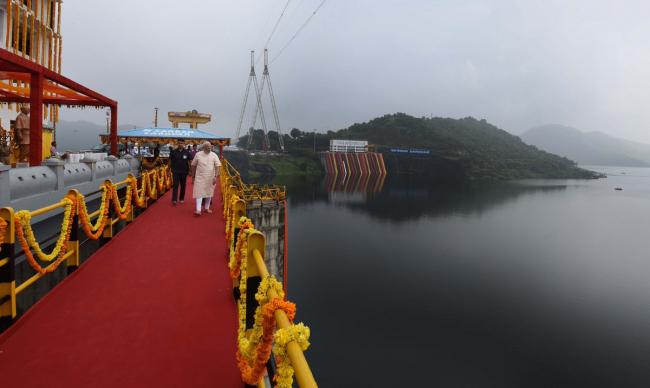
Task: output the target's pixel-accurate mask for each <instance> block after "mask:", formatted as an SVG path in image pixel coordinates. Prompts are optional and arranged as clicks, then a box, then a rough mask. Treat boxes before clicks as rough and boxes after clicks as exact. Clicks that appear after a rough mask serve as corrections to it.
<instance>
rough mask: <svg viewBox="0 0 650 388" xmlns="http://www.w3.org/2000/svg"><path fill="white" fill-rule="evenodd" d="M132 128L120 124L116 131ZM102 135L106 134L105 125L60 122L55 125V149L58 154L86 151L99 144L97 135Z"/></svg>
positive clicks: (85, 122)
mask: <svg viewBox="0 0 650 388" xmlns="http://www.w3.org/2000/svg"><path fill="white" fill-rule="evenodd" d="M133 127H134V126H133V125H128V124H122V125H119V126H118V129H119V130H122V129H132V128H133ZM104 133H106V125H100V124H95V123H92V122H90V121H65V120H61V121H59V122H58V123H57V125H56V141H57V148H58V150H59V151H60V152H66V151H79V150H87V149H90V148H92V147H94V146H96V145H98V144H100V140H99V135H100V134H104Z"/></svg>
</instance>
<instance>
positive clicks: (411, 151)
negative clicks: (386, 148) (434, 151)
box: [390, 148, 431, 155]
mask: <svg viewBox="0 0 650 388" xmlns="http://www.w3.org/2000/svg"><path fill="white" fill-rule="evenodd" d="M390 152H392V153H394V154H411V155H430V154H431V151H430V150H427V149H424V148H391V149H390Z"/></svg>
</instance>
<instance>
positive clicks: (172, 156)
mask: <svg viewBox="0 0 650 388" xmlns="http://www.w3.org/2000/svg"><path fill="white" fill-rule="evenodd" d="M191 161H192V159H191V158H190V153H189V152H188V151H187V150H186V149H185V144H183V141H182V140H179V141H178V143H177V144H176V148H175V149H173V150H172V151H171V152H170V153H169V167H170V168H171V169H172V175H173V177H174V186H173V189H172V205H174V206H175V205H176V200H177V199H179V200H180V202H181V203H184V202H185V184H186V183H187V174H188V173H189V172H190V163H191ZM179 186H180V188H181V193H180V196H178V187H179Z"/></svg>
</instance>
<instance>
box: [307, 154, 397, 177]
mask: <svg viewBox="0 0 650 388" xmlns="http://www.w3.org/2000/svg"><path fill="white" fill-rule="evenodd" d="M320 156H321V163H322V164H323V166H324V167H325V172H326V173H327V175H343V176H349V175H386V166H385V164H384V156H383V155H382V154H380V153H378V152H323V153H321V154H320Z"/></svg>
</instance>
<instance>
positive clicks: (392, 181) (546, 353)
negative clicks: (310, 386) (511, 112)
mask: <svg viewBox="0 0 650 388" xmlns="http://www.w3.org/2000/svg"><path fill="white" fill-rule="evenodd" d="M628 174H629V173H628ZM630 175H631V174H629V175H627V174H626V175H622V176H611V177H610V178H607V179H604V180H599V181H528V182H508V183H494V184H477V183H470V182H465V183H462V182H460V183H459V182H442V181H436V182H424V181H421V180H416V179H397V178H395V177H389V179H387V180H386V181H385V182H384V186H383V189H382V190H381V191H378V192H368V191H367V190H366V191H363V192H359V191H357V192H354V191H347V192H346V191H337V192H336V193H335V194H336V195H335V196H334V197H333V196H332V192H328V190H327V187H329V186H328V185H327V181H325V182H323V181H316V182H313V181H312V182H309V181H298V182H295V181H294V182H285V184H287V185H288V186H289V195H290V209H289V214H290V226H289V232H290V236H291V238H290V239H289V252H290V253H289V255H290V256H289V263H290V265H289V268H290V270H289V274H290V276H289V297H290V298H291V299H292V300H294V301H295V302H297V305H298V308H299V309H298V319H299V320H301V321H304V322H306V323H307V324H309V325H310V327H311V328H312V339H311V342H312V344H313V346H312V348H310V349H309V351H308V353H307V354H308V357H309V361H310V363H311V365H312V367H313V368H314V372H315V374H316V376H317V378H318V381H319V383H320V384H321V386H335V387H361V386H373V387H401V386H404V387H408V386H421V385H424V386H443V387H467V386H471V387H492V386H494V387H531V386H539V387H549V386H554V387H555V386H566V387H575V386H612V387H618V386H625V387H629V386H639V387H647V386H650V373H648V367H647V365H648V356H647V354H650V330H649V329H648V328H649V327H650V308H648V306H650V286H649V285H648V282H647V274H648V273H650V261H648V260H647V252H648V250H649V249H650V245H649V243H648V242H647V230H648V229H650V189H649V187H650V185H649V183H650V181H648V178H645V176H650V170H647V171H645V172H644V174H641V173H640V172H639V173H638V174H634V175H635V176H630ZM348 185H350V183H348ZM356 186H358V187H363V185H356V184H355V187H356ZM617 186H620V187H623V188H624V191H622V192H621V191H614V187H617ZM344 187H350V186H344ZM345 195H349V196H351V197H350V198H353V199H350V200H347V199H345V198H344V196H345ZM342 198H343V199H342Z"/></svg>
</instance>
